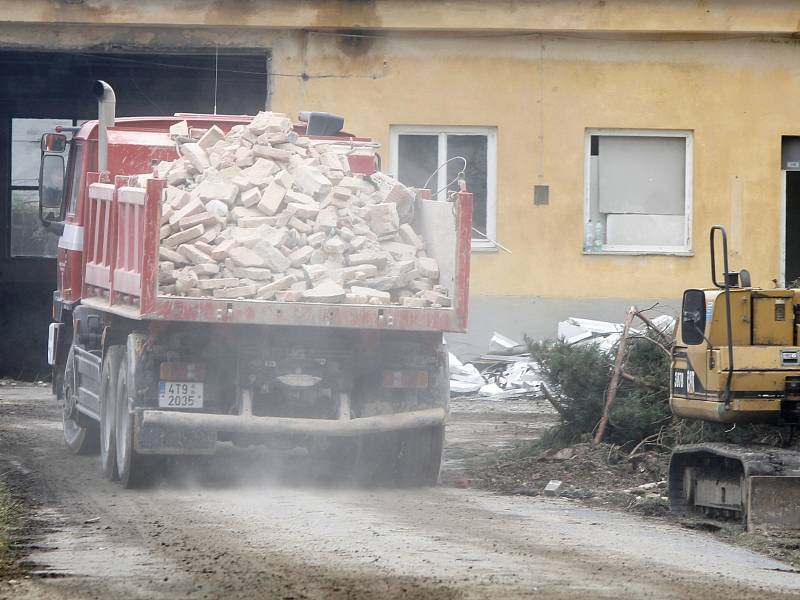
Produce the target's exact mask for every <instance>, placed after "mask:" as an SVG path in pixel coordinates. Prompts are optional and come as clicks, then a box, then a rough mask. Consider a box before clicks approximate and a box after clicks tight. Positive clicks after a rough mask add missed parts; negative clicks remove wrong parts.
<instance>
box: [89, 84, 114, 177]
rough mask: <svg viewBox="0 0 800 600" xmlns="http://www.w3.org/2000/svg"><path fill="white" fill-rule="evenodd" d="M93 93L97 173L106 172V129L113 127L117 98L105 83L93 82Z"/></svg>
mask: <svg viewBox="0 0 800 600" xmlns="http://www.w3.org/2000/svg"><path fill="white" fill-rule="evenodd" d="M93 92H94V95H95V97H96V98H97V120H98V122H99V126H98V128H97V171H98V172H99V173H102V172H103V171H105V170H106V166H107V162H108V128H109V127H113V126H114V117H115V113H116V110H117V96H116V95H115V94H114V90H113V89H112V88H111V86H110V85H108V84H107V83H106V82H105V81H100V80H99V79H98V80H97V81H95V82H94V88H93Z"/></svg>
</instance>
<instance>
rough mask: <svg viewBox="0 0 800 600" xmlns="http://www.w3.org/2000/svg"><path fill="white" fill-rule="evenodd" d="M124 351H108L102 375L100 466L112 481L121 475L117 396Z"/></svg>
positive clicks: (115, 348) (111, 349)
mask: <svg viewBox="0 0 800 600" xmlns="http://www.w3.org/2000/svg"><path fill="white" fill-rule="evenodd" d="M124 353H125V348H124V347H123V346H111V347H110V348H109V349H108V352H106V355H105V358H104V360H103V370H102V372H101V375H100V398H99V400H100V466H101V467H102V469H103V476H104V477H105V478H106V479H109V480H111V481H114V480H116V479H117V477H118V476H119V475H118V473H117V446H116V431H115V429H116V427H115V424H116V423H115V422H116V401H115V398H116V393H117V380H118V379H119V367H120V363H121V362H122V355H123V354H124Z"/></svg>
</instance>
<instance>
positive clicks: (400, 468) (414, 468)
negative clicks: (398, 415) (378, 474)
mask: <svg viewBox="0 0 800 600" xmlns="http://www.w3.org/2000/svg"><path fill="white" fill-rule="evenodd" d="M399 446H400V447H399V454H398V457H397V461H396V464H397V472H396V474H395V478H396V481H397V483H398V484H399V485H401V486H404V487H423V486H433V485H436V484H437V483H438V482H439V471H440V469H441V466H442V452H443V450H444V425H440V426H439V427H427V428H425V429H415V430H412V431H407V432H403V433H401V434H400V443H399Z"/></svg>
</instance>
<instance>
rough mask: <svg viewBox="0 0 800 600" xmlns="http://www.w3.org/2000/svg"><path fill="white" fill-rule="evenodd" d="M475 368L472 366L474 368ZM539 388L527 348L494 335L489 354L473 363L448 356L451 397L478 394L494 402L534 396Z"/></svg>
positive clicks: (536, 374) (537, 377) (537, 370)
mask: <svg viewBox="0 0 800 600" xmlns="http://www.w3.org/2000/svg"><path fill="white" fill-rule="evenodd" d="M476 364H477V365H478V366H475V365H476ZM540 385H541V376H540V375H539V368H538V365H537V364H536V363H535V362H534V361H532V360H531V357H530V354H529V353H528V349H527V347H526V346H525V345H523V344H518V343H516V342H514V341H513V340H511V339H509V338H507V337H505V336H504V335H502V334H500V333H497V332H495V333H494V335H492V339H491V340H490V341H489V352H488V353H487V354H483V355H481V356H480V357H479V358H477V359H475V360H474V361H472V363H466V364H465V363H463V362H461V361H460V360H459V359H458V358H457V357H456V356H455V355H453V354H452V353H451V354H450V394H451V395H464V394H476V393H477V394H478V395H480V396H489V397H492V398H494V399H497V400H501V399H505V398H510V397H517V396H529V395H531V394H534V395H535V394H537V393H538V392H539V388H540Z"/></svg>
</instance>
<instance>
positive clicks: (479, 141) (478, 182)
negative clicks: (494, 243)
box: [447, 135, 487, 239]
mask: <svg viewBox="0 0 800 600" xmlns="http://www.w3.org/2000/svg"><path fill="white" fill-rule="evenodd" d="M486 148H487V139H486V136H485V135H448V136H447V158H448V160H449V159H451V158H454V157H456V156H462V157H464V159H465V160H466V161H467V166H466V170H465V175H466V178H467V191H469V192H472V195H473V201H474V203H475V208H474V211H473V213H472V225H473V227H475V229H477V230H478V231H480V232H481V233H486V169H487V154H486ZM463 168H464V161H461V160H453V161H452V162H450V163H448V165H447V181H448V182H450V181H453V180H454V179H455V178H456V177H457V176H458V172H459V171H461V169H463ZM451 189H456V188H455V186H453V187H452V188H451ZM473 236H474V237H475V239H486V238H485V237H484V236H482V235H479V234H477V233H475V232H473Z"/></svg>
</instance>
